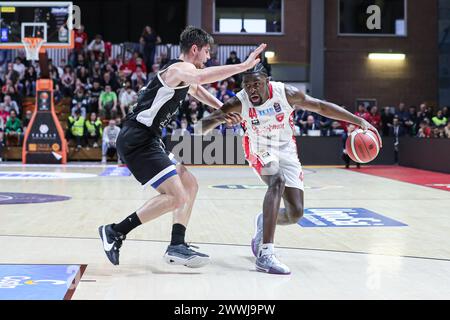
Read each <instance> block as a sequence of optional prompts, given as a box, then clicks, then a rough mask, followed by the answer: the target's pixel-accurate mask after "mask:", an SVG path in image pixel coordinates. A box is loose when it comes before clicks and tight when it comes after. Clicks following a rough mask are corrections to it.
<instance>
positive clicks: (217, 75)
mask: <svg viewBox="0 0 450 320" xmlns="http://www.w3.org/2000/svg"><path fill="white" fill-rule="evenodd" d="M266 46H267V45H266V44H265V43H263V44H261V45H260V46H259V47H258V48H256V49H255V51H253V52H252V53H251V54H250V55H249V57H248V58H247V60H245V61H244V62H242V63H240V64H235V65H227V66H218V67H209V68H205V69H197V68H196V67H195V66H194V65H193V64H192V63H188V62H180V63H177V64H174V65H173V67H172V68H170V69H169V70H167V72H166V75H165V76H166V77H165V78H164V81H166V83H167V84H168V85H170V86H172V85H173V86H178V84H179V83H184V84H186V85H187V84H189V85H192V84H196V85H202V84H207V83H213V82H217V81H221V80H223V79H227V78H229V77H231V76H234V75H235V74H238V73H241V72H244V71H245V70H248V69H251V68H253V67H254V66H255V65H257V64H258V63H259V62H260V59H259V58H258V56H259V55H260V54H261V53H262V52H263V51H264V49H265V48H266Z"/></svg>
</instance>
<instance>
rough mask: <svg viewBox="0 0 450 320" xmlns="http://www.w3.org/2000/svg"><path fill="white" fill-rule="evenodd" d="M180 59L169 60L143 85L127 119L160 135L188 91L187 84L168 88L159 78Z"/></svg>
mask: <svg viewBox="0 0 450 320" xmlns="http://www.w3.org/2000/svg"><path fill="white" fill-rule="evenodd" d="M177 62H183V61H182V60H171V61H169V62H168V63H167V64H166V65H165V66H164V69H163V70H161V71H159V72H158V73H157V75H156V77H155V78H154V79H153V80H152V81H150V82H149V83H148V84H147V85H146V86H145V87H143V88H142V89H141V90H140V91H139V93H138V99H137V103H136V105H135V106H134V107H133V110H132V112H131V113H130V114H128V116H127V120H129V121H136V122H138V123H140V124H142V125H144V126H145V127H147V128H149V129H150V131H151V132H152V133H154V134H155V135H157V136H161V131H162V129H163V128H164V127H166V126H167V125H168V124H169V123H170V121H171V120H172V118H173V117H174V116H175V114H176V113H177V112H178V110H179V108H180V106H181V104H182V103H183V101H184V99H185V98H186V95H187V93H188V91H189V85H187V86H181V87H176V88H170V87H168V86H167V85H166V84H165V83H164V80H163V79H162V78H161V76H160V75H161V74H163V73H164V72H165V71H167V68H168V67H169V66H170V65H172V64H174V63H177Z"/></svg>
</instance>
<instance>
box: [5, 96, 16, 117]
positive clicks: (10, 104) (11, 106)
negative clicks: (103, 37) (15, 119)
mask: <svg viewBox="0 0 450 320" xmlns="http://www.w3.org/2000/svg"><path fill="white" fill-rule="evenodd" d="M3 105H4V107H5V111H6V112H9V113H11V111H12V110H14V111H15V112H16V115H17V116H19V115H20V110H19V106H18V105H17V102H15V101H14V100H12V99H11V96H10V95H9V94H7V95H5V97H4V98H3Z"/></svg>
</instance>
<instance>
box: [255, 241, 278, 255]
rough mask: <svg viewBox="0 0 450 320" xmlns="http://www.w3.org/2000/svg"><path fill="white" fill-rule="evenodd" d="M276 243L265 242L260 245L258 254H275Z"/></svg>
mask: <svg viewBox="0 0 450 320" xmlns="http://www.w3.org/2000/svg"><path fill="white" fill-rule="evenodd" d="M274 249H275V247H274V245H273V243H263V244H262V245H261V246H260V247H259V254H258V256H260V257H262V256H268V255H271V254H274Z"/></svg>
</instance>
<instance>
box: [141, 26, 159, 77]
mask: <svg viewBox="0 0 450 320" xmlns="http://www.w3.org/2000/svg"><path fill="white" fill-rule="evenodd" d="M141 43H142V45H143V50H142V51H143V52H142V53H143V54H144V61H145V65H146V66H147V70H151V67H152V65H153V64H154V61H155V52H156V45H157V44H158V43H161V38H160V37H159V36H158V35H157V34H156V33H155V32H154V30H153V29H152V28H151V27H150V26H146V27H145V28H144V30H143V31H142V35H141Z"/></svg>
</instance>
